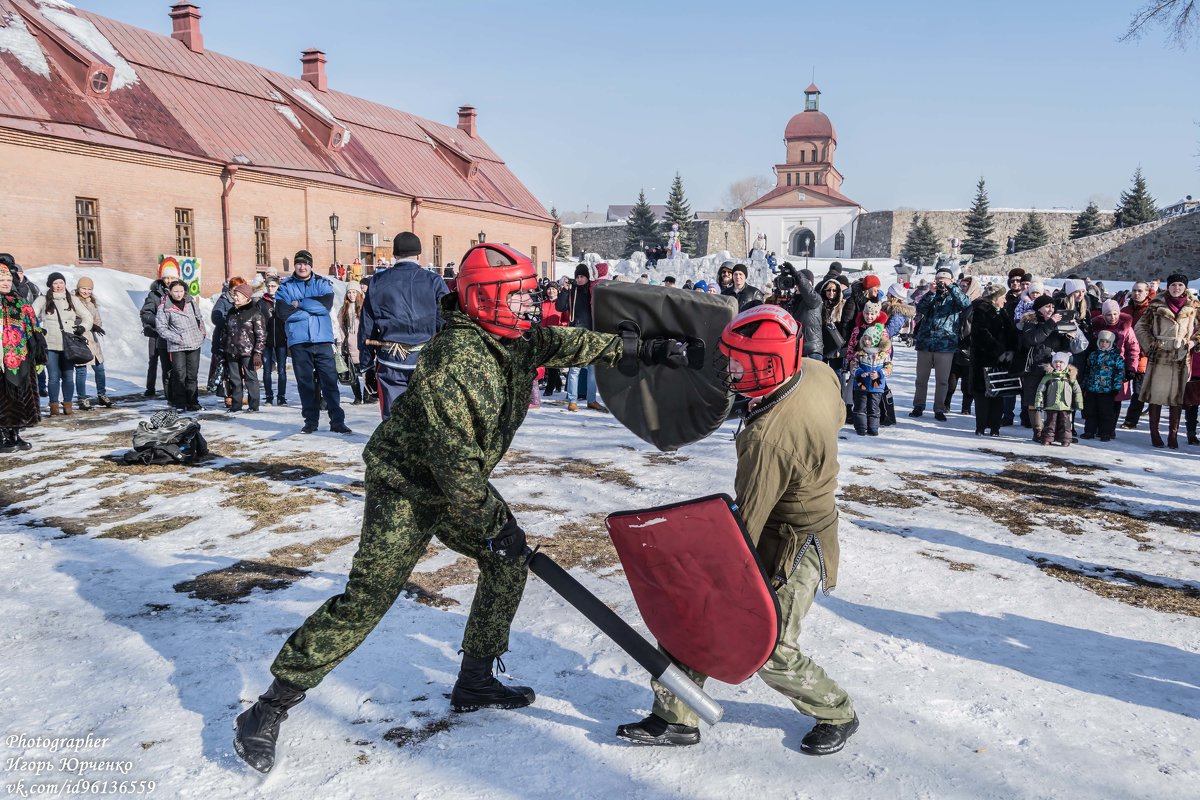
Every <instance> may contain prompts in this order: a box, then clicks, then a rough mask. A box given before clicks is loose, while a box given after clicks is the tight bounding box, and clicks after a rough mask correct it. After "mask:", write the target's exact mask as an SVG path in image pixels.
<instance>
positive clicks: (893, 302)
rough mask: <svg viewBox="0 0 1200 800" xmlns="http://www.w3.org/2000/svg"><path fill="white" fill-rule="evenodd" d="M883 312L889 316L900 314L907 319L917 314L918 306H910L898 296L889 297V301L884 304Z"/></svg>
mask: <svg viewBox="0 0 1200 800" xmlns="http://www.w3.org/2000/svg"><path fill="white" fill-rule="evenodd" d="M883 312H884V313H885V314H887V315H888V316H889V317H894V316H896V315H897V314H899V315H900V316H902V317H904V318H905V319H912V318H913V317H915V316H917V307H916V306H910V305H909V304H908V303H905V302H904V301H903V300H901V299H900V298H898V297H889V298H888V301H887V302H886V303H884V304H883Z"/></svg>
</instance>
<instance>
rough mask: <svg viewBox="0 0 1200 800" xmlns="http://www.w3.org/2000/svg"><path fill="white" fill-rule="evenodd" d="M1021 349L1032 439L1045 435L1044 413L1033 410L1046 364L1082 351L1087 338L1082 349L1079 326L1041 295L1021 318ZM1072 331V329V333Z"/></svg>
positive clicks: (1038, 438) (1022, 387)
mask: <svg viewBox="0 0 1200 800" xmlns="http://www.w3.org/2000/svg"><path fill="white" fill-rule="evenodd" d="M1020 327H1021V348H1022V351H1023V352H1022V353H1021V354H1020V355H1022V356H1023V357H1024V360H1023V362H1022V363H1023V364H1024V371H1023V373H1022V376H1021V394H1022V402H1023V403H1024V405H1025V408H1026V409H1028V411H1029V422H1030V424H1031V425H1032V426H1033V440H1034V441H1035V442H1036V441H1040V439H1041V436H1042V421H1043V417H1042V412H1041V410H1040V409H1037V408H1035V407H1034V398H1035V396H1036V395H1037V389H1038V384H1039V383H1040V382H1041V380H1042V377H1043V376H1044V375H1045V374H1046V365H1047V364H1049V363H1050V359H1051V358H1053V357H1054V354H1055V353H1058V352H1068V353H1076V352H1083V350H1086V349H1087V339H1086V337H1085V338H1084V339H1083V347H1082V348H1080V347H1079V342H1078V338H1077V334H1078V335H1080V336H1081V335H1082V333H1081V332H1079V326H1077V325H1074V324H1073V323H1071V322H1070V321H1069V320H1065V318H1064V317H1063V312H1062V311H1061V310H1060V309H1059V308H1057V307H1056V306H1055V304H1054V298H1053V297H1051V296H1050V295H1046V294H1044V295H1042V296H1041V297H1039V298H1038V299H1037V300H1035V301H1034V302H1033V311H1032V312H1031V313H1029V314H1026V315H1025V317H1023V318H1022V319H1021V323H1020ZM1072 329H1073V330H1072Z"/></svg>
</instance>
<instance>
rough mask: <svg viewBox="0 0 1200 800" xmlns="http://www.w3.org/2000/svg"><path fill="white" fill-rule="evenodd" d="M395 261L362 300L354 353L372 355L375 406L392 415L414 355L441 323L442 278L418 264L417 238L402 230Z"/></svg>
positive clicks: (394, 247)
mask: <svg viewBox="0 0 1200 800" xmlns="http://www.w3.org/2000/svg"><path fill="white" fill-rule="evenodd" d="M392 253H393V254H394V255H395V257H396V263H395V264H394V265H393V266H392V268H391V269H388V270H384V271H383V272H381V273H379V274H378V275H377V276H376V277H375V280H374V281H373V282H372V283H371V291H370V292H368V293H367V296H366V300H364V301H363V307H362V319H361V320H360V322H359V326H358V351H359V352H360V353H368V352H370V353H374V355H375V375H376V381H377V383H376V385H377V387H378V391H379V410H380V413H381V414H383V418H384V419H387V418H388V416H389V415H390V414H391V409H392V403H394V402H395V401H396V400H397V398H399V397H400V395H402V394H404V392H405V391H407V389H408V382H409V379H411V378H412V374H413V370H415V369H416V368H417V356H419V355H420V353H421V348H422V347H424V346H425V343H426V342H428V341H429V340H430V339H432V338H433V335H434V334H435V333H437V331H438V328H440V327H441V325H442V318H441V315H440V314H439V313H438V301H439V300H441V299H442V297H443V296H444V295H445V294H446V282H445V281H444V280H442V278H441V277H439V276H438V275H437V274H436V273H434V272H432V271H430V270H427V269H424V268H422V267H421V264H420V258H421V240H420V239H419V238H417V235H416V234H414V233H409V232H408V231H404V232H402V233H399V234H397V235H396V238H395V239H394V240H393V242H392Z"/></svg>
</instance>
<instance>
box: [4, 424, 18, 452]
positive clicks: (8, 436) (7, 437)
mask: <svg viewBox="0 0 1200 800" xmlns="http://www.w3.org/2000/svg"><path fill="white" fill-rule="evenodd" d="M13 438H14V436H13V431H12V429H11V428H0V453H5V454H7V453H13V452H16V449H17V443H16V442H14V441H13Z"/></svg>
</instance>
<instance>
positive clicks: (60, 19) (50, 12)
mask: <svg viewBox="0 0 1200 800" xmlns="http://www.w3.org/2000/svg"><path fill="white" fill-rule="evenodd" d="M55 5H58V4H55ZM64 7H65V6H64ZM71 7H72V8H73V7H74V6H71ZM42 16H43V17H45V18H46V19H47V20H49V21H50V22H52V23H54V24H55V25H56V26H58V27H59V28H61V29H62V30H64V31H66V33H67V34H68V35H69V36H70V37H71V38H72V39H74V40H75V41H77V42H79V43H80V44H81V45H83V46H84V47H86V48H87V49H88V50H91V51H92V52H93V53H95V54H96V55H98V56H100V57H101V58H103V59H104V60H105V61H107V62H108V63H109V64H112V65H113V82H112V89H113V91H114V92H115V91H116V90H117V89H122V88H124V87H126V86H132V85H133V84H135V83H137V82H138V74H137V72H136V71H135V70H134V69H133V67H132V66H130V64H129V62H128V61H126V60H125V59H124V58H122V57H121V54H120V53H118V52H117V48H115V47H113V45H112V42H110V41H109V40H108V39H107V37H105V35H104V34H102V33H101V32H100V31H99V30H98V29H97V28H96V26H95V25H93V24H92V22H91V20H86V19H84V18H83V17H77V16H75V15H74V14H68V13H67V12H65V11H59V10H58V9H57V8H49V7H46V6H45V5H43V6H42Z"/></svg>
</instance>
